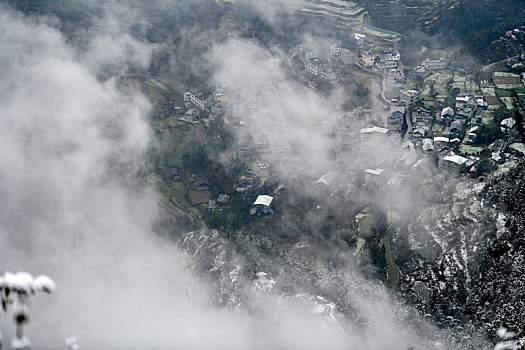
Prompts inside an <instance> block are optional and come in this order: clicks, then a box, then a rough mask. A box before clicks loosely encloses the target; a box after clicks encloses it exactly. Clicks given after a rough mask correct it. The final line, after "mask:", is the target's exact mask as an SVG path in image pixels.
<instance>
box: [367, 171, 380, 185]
mask: <svg viewBox="0 0 525 350" xmlns="http://www.w3.org/2000/svg"><path fill="white" fill-rule="evenodd" d="M384 180H385V170H384V169H380V168H377V169H365V182H366V183H373V184H376V185H381V183H382V182H383V181H384Z"/></svg>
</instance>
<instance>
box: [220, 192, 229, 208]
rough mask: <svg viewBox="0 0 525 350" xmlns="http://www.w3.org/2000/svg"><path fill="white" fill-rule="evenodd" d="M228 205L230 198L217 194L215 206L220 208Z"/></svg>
mask: <svg viewBox="0 0 525 350" xmlns="http://www.w3.org/2000/svg"><path fill="white" fill-rule="evenodd" d="M229 203H230V196H229V195H227V194H223V193H221V194H219V196H218V197H217V204H218V205H220V206H225V205H228V204H229Z"/></svg>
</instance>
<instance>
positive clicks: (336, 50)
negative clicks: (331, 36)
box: [330, 41, 343, 56]
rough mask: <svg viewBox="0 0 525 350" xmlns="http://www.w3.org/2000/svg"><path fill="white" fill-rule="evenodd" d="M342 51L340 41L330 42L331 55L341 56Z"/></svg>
mask: <svg viewBox="0 0 525 350" xmlns="http://www.w3.org/2000/svg"><path fill="white" fill-rule="evenodd" d="M342 51H343V49H342V47H341V42H340V41H337V42H332V43H330V56H339V55H340V54H341V52H342Z"/></svg>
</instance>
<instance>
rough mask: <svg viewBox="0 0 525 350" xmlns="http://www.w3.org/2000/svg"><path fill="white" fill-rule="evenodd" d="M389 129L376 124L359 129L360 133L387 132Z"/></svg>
mask: <svg viewBox="0 0 525 350" xmlns="http://www.w3.org/2000/svg"><path fill="white" fill-rule="evenodd" d="M389 131H390V129H385V128H380V127H378V126H374V127H371V128H364V129H361V132H360V133H361V134H373V133H378V134H387V133H388V132H389Z"/></svg>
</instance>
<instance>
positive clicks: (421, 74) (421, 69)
mask: <svg viewBox="0 0 525 350" xmlns="http://www.w3.org/2000/svg"><path fill="white" fill-rule="evenodd" d="M431 74H432V73H431V72H430V71H429V70H428V69H427V68H426V67H425V66H417V67H416V68H414V69H411V70H409V71H408V77H409V78H410V79H426V78H428V77H429V76H430V75H431Z"/></svg>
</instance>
